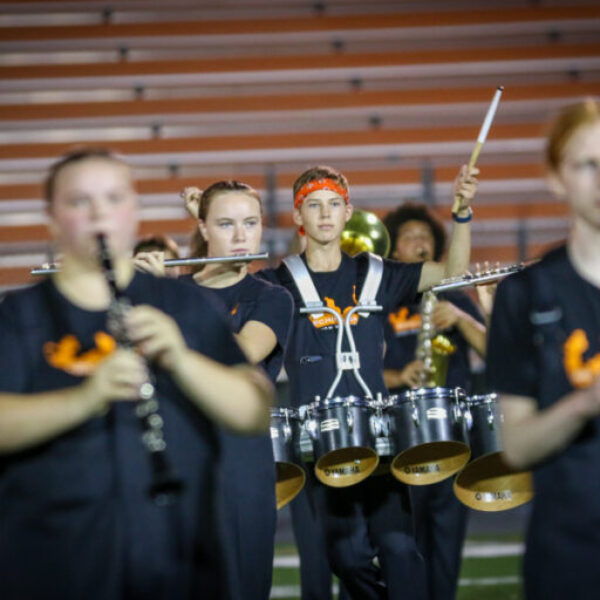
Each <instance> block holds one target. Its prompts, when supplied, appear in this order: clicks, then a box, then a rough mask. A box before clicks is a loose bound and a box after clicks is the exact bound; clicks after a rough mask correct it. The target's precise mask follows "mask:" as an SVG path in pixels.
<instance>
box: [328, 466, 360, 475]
mask: <svg viewBox="0 0 600 600" xmlns="http://www.w3.org/2000/svg"><path fill="white" fill-rule="evenodd" d="M324 472H325V475H327V477H332V476H333V477H341V476H342V475H354V474H355V473H360V465H347V466H345V467H333V468H331V469H324Z"/></svg>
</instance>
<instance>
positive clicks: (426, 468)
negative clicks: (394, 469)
mask: <svg viewBox="0 0 600 600" xmlns="http://www.w3.org/2000/svg"><path fill="white" fill-rule="evenodd" d="M439 470H440V465H438V464H437V463H433V464H430V465H415V466H414V467H408V466H406V467H404V472H405V473H406V474H407V475H410V474H411V473H414V474H416V473H438V472H439Z"/></svg>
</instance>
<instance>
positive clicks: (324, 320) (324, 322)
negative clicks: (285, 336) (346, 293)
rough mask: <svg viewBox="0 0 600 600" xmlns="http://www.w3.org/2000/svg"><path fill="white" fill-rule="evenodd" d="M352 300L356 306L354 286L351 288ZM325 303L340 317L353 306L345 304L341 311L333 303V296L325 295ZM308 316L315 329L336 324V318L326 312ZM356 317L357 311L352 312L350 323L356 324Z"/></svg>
mask: <svg viewBox="0 0 600 600" xmlns="http://www.w3.org/2000/svg"><path fill="white" fill-rule="evenodd" d="M352 300H353V301H354V306H356V305H357V304H358V301H357V300H356V286H353V288H352ZM325 305H326V306H327V308H331V309H333V310H335V312H336V313H337V314H338V315H340V316H341V317H342V319H345V318H346V315H347V314H348V312H349V311H350V310H351V309H352V308H354V306H346V308H344V310H343V311H342V309H341V308H340V307H339V306H338V305H337V304H336V303H335V300H334V299H333V298H329V297H328V296H325ZM308 318H309V319H310V321H311V323H312V324H313V325H314V326H315V327H316V328H317V329H322V328H323V327H336V326H337V324H338V322H337V319H336V318H335V317H334V316H333V315H331V314H328V313H325V314H323V315H322V316H320V317H315V316H314V315H308ZM358 319H359V317H358V313H354V314H353V315H352V318H351V319H350V325H356V324H357V323H358Z"/></svg>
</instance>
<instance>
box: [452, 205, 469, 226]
mask: <svg viewBox="0 0 600 600" xmlns="http://www.w3.org/2000/svg"><path fill="white" fill-rule="evenodd" d="M472 218H473V209H472V208H471V207H470V206H469V214H468V215H467V216H466V217H459V216H458V213H455V212H453V213H452V220H453V221H454V222H456V223H468V222H469V221H470V220H471V219H472Z"/></svg>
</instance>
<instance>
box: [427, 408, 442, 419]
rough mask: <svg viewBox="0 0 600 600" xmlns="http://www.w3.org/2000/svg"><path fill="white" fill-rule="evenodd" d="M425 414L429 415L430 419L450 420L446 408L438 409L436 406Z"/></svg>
mask: <svg viewBox="0 0 600 600" xmlns="http://www.w3.org/2000/svg"><path fill="white" fill-rule="evenodd" d="M425 414H426V415H427V418H428V419H441V420H443V419H446V418H448V411H447V410H446V409H445V408H438V407H435V406H434V407H433V408H428V409H427V412H426V413H425Z"/></svg>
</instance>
